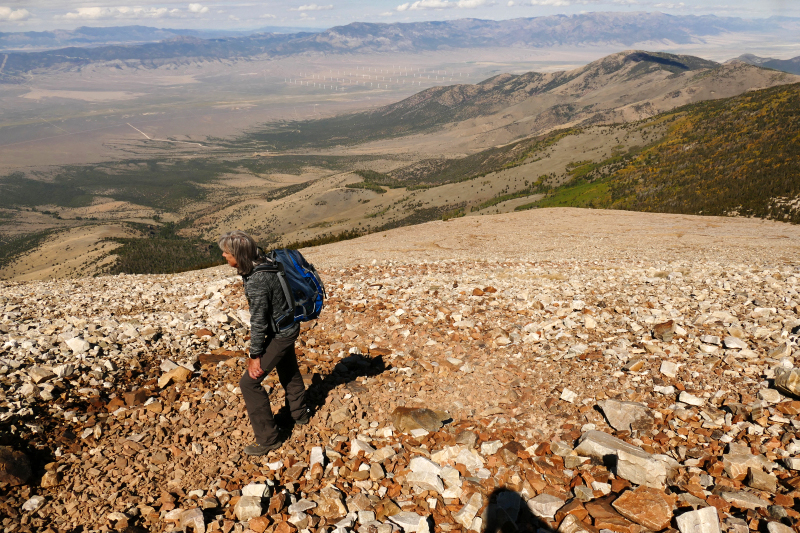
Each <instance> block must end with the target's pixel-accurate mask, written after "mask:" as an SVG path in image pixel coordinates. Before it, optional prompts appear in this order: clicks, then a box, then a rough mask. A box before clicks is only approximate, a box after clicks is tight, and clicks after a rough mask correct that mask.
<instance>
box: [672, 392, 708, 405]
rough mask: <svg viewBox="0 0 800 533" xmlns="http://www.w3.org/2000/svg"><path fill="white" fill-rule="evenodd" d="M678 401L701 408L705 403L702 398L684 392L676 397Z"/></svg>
mask: <svg viewBox="0 0 800 533" xmlns="http://www.w3.org/2000/svg"><path fill="white" fill-rule="evenodd" d="M678 401H679V402H683V403H686V404H689V405H694V406H696V407H701V406H703V405H705V403H706V401H705V400H704V399H703V398H698V397H697V396H694V395H693V394H689V393H688V392H686V391H683V392H681V393H680V395H679V396H678Z"/></svg>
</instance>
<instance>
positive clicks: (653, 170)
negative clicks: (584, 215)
mask: <svg viewBox="0 0 800 533" xmlns="http://www.w3.org/2000/svg"><path fill="white" fill-rule="evenodd" d="M657 123H663V124H666V125H667V126H668V127H667V129H666V133H665V135H664V136H663V137H662V138H660V139H658V140H656V141H655V142H653V143H652V144H650V145H649V146H646V147H644V148H642V149H641V150H638V151H636V152H635V153H633V154H631V155H629V156H627V158H625V159H623V160H620V159H619V158H616V159H614V160H613V161H612V160H609V161H605V162H599V163H592V164H589V165H587V166H586V167H585V170H586V173H585V174H584V175H582V176H579V177H576V178H575V179H573V180H571V181H570V182H569V183H567V184H565V185H563V186H562V187H561V188H559V189H557V190H555V191H554V192H553V193H552V194H551V196H550V197H548V198H545V199H544V200H541V201H539V202H537V203H536V204H534V205H537V206H544V205H575V206H588V205H592V206H596V207H607V208H614V209H627V210H636V211H653V212H666V213H689V214H704V215H744V216H754V217H760V218H770V219H776V220H784V221H789V222H792V223H800V206H799V205H798V203H800V84H793V85H787V86H782V87H773V88H770V89H765V90H762V91H755V92H750V93H747V94H743V95H741V96H737V97H734V98H729V99H725V100H716V101H708V102H702V103H698V104H693V105H689V106H686V107H683V108H680V109H678V110H676V111H674V112H672V113H667V114H664V115H660V116H658V117H655V118H653V119H651V120H648V121H644V122H641V123H636V124H629V125H625V126H620V128H622V129H634V128H646V127H648V126H651V125H653V124H657Z"/></svg>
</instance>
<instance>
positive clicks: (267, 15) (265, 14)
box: [258, 13, 278, 19]
mask: <svg viewBox="0 0 800 533" xmlns="http://www.w3.org/2000/svg"><path fill="white" fill-rule="evenodd" d="M258 18H260V19H274V18H278V17H276V16H275V15H270V14H269V13H264V14H263V15H259V17H258Z"/></svg>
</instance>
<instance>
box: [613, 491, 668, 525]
mask: <svg viewBox="0 0 800 533" xmlns="http://www.w3.org/2000/svg"><path fill="white" fill-rule="evenodd" d="M677 501H678V497H677V496H675V495H674V494H666V493H665V492H664V491H662V490H660V489H655V488H651V487H638V488H637V489H635V490H628V491H625V493H624V494H623V495H622V496H620V497H619V498H617V499H616V500H614V503H613V504H612V505H613V507H614V509H616V510H617V511H618V512H619V514H621V515H622V516H624V517H625V518H627V519H629V520H633V521H634V522H636V523H637V524H641V525H643V526H644V527H646V528H648V529H651V530H653V531H659V530H661V529H664V528H666V527H667V526H669V523H670V520H672V512H673V510H674V509H675V503H676V502H677Z"/></svg>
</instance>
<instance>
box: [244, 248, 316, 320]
mask: <svg viewBox="0 0 800 533" xmlns="http://www.w3.org/2000/svg"><path fill="white" fill-rule="evenodd" d="M266 257H267V260H266V261H265V262H263V263H261V264H259V265H256V266H255V268H253V272H275V273H276V274H277V275H278V281H280V283H281V287H283V294H284V296H285V297H286V302H287V303H288V304H289V305H288V309H285V310H284V312H283V313H282V314H281V315H280V316H279V317H278V318H277V319H275V321H274V324H273V326H274V327H273V329H274V331H275V332H279V331H284V330H286V329H288V328H290V327H292V325H294V324H296V323H297V322H306V321H308V320H314V319H315V318H317V317H318V316H319V313H320V311H322V307H323V301H324V299H325V286H324V285H323V284H322V280H321V279H320V277H319V274H317V270H316V269H315V268H314V265H312V264H311V263H309V262H308V261H306V259H305V257H303V254H301V253H300V252H298V251H297V250H289V249H282V250H273V251H271V252H269V253H268V254H266Z"/></svg>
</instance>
